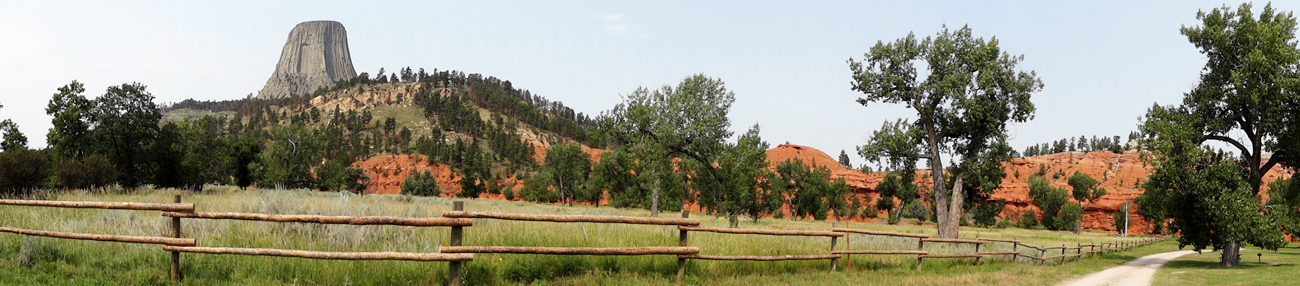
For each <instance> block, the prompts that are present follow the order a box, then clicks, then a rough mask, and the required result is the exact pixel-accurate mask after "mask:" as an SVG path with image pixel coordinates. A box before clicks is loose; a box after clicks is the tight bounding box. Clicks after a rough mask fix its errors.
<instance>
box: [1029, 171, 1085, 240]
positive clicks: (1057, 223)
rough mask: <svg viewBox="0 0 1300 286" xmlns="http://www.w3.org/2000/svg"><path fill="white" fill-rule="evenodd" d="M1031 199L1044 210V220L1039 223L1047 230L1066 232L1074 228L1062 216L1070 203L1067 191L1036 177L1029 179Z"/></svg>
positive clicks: (1071, 223)
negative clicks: (1069, 228)
mask: <svg viewBox="0 0 1300 286" xmlns="http://www.w3.org/2000/svg"><path fill="white" fill-rule="evenodd" d="M1029 198H1030V199H1032V200H1033V203H1034V206H1037V207H1038V209H1039V210H1042V214H1043V218H1042V219H1040V220H1039V221H1040V222H1041V223H1042V224H1043V226H1045V227H1047V229H1050V230H1065V229H1066V228H1067V227H1073V226H1074V223H1073V222H1070V221H1068V219H1069V218H1068V217H1062V215H1061V210H1062V209H1063V208H1065V205H1066V203H1069V201H1070V199H1069V197H1068V196H1067V195H1066V192H1065V189H1063V188H1058V187H1053V186H1052V185H1051V184H1050V183H1048V182H1047V179H1044V178H1043V177H1040V176H1037V175H1035V176H1031V177H1029Z"/></svg>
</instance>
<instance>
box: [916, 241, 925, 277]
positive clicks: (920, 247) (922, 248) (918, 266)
mask: <svg viewBox="0 0 1300 286" xmlns="http://www.w3.org/2000/svg"><path fill="white" fill-rule="evenodd" d="M916 240H918V242H917V243H916V250H917V251H925V238H917V239H916ZM922 256H925V254H917V255H916V271H921V257H922Z"/></svg>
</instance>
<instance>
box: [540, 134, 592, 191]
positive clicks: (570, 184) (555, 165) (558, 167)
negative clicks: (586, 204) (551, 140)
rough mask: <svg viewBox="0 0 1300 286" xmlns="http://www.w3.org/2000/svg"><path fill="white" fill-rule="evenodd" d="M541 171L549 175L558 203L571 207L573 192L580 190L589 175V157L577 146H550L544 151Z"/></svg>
mask: <svg viewBox="0 0 1300 286" xmlns="http://www.w3.org/2000/svg"><path fill="white" fill-rule="evenodd" d="M542 170H543V172H546V173H547V174H549V175H550V176H549V177H550V178H551V180H552V181H551V185H552V186H555V190H556V191H557V192H559V196H560V203H561V204H565V203H567V204H568V205H570V206H571V205H573V199H574V194H575V190H579V189H581V188H582V184H583V183H586V182H587V177H588V176H590V175H591V157H590V156H587V153H585V152H582V147H581V146H578V145H577V144H561V145H552V146H551V147H550V148H547V149H546V159H545V160H544V161H543V163H542Z"/></svg>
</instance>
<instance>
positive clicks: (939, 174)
mask: <svg viewBox="0 0 1300 286" xmlns="http://www.w3.org/2000/svg"><path fill="white" fill-rule="evenodd" d="M923 124H924V125H925V133H926V141H929V142H928V144H929V145H930V154H929V157H930V158H929V161H930V177H931V178H933V179H934V214H935V222H936V224H938V229H939V237H940V238H957V225H956V224H954V223H955V222H956V221H953V220H952V218H951V214H950V211H949V210H948V209H947V208H946V207H945V206H944V205H946V204H948V193H947V189H946V188H944V184H943V158H941V157H940V156H939V135H938V131H936V130H935V129H934V122H931V121H930V120H926V121H925V122H924V123H923Z"/></svg>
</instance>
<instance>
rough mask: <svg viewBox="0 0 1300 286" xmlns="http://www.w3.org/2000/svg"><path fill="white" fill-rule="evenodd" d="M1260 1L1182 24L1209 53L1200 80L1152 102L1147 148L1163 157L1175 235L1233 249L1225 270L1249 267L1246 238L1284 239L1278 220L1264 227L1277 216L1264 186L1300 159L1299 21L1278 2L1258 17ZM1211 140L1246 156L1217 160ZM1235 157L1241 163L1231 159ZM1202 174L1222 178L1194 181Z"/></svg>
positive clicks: (1159, 169) (1266, 244)
mask: <svg viewBox="0 0 1300 286" xmlns="http://www.w3.org/2000/svg"><path fill="white" fill-rule="evenodd" d="M1251 8H1252V5H1251V4H1249V3H1247V4H1242V5H1241V6H1240V7H1239V8H1237V9H1235V10H1234V9H1232V8H1229V7H1227V6H1224V7H1222V8H1217V9H1213V10H1211V11H1210V12H1208V13H1207V12H1205V11H1200V12H1198V13H1197V16H1196V18H1197V20H1200V21H1201V22H1202V25H1201V26H1192V27H1183V28H1182V29H1181V32H1182V34H1183V35H1184V36H1187V39H1188V41H1189V42H1191V43H1192V44H1193V45H1195V46H1196V47H1197V48H1198V49H1200V51H1201V53H1203V54H1205V55H1206V58H1207V60H1206V63H1205V68H1203V69H1202V73H1201V78H1200V83H1199V84H1198V85H1197V86H1196V87H1195V88H1193V89H1192V90H1191V91H1190V92H1187V93H1185V94H1184V96H1183V102H1182V104H1181V105H1177V106H1160V105H1154V106H1152V107H1151V108H1150V109H1149V110H1148V111H1147V115H1146V121H1145V122H1144V123H1143V125H1142V127H1141V131H1142V133H1144V134H1148V136H1150V137H1149V139H1148V140H1147V142H1145V143H1147V144H1146V146H1147V147H1148V148H1150V149H1151V150H1152V151H1153V152H1154V153H1155V154H1158V155H1159V156H1154V157H1153V159H1152V162H1153V165H1155V168H1156V169H1155V170H1154V174H1153V175H1152V177H1153V178H1160V180H1156V179H1153V180H1149V181H1148V182H1147V183H1148V184H1154V185H1153V186H1152V187H1153V188H1155V189H1158V190H1167V191H1170V192H1171V193H1170V200H1168V201H1167V202H1168V204H1169V205H1167V206H1166V207H1165V209H1166V210H1168V211H1169V215H1170V217H1171V218H1173V219H1174V220H1173V221H1174V224H1173V225H1172V226H1171V229H1170V232H1171V233H1175V232H1181V233H1182V236H1180V237H1179V239H1178V241H1179V246H1180V247H1182V246H1187V245H1191V246H1192V247H1193V249H1195V250H1201V249H1205V248H1207V247H1213V248H1215V249H1222V250H1224V252H1223V255H1224V256H1223V258H1222V259H1221V260H1220V264H1221V265H1222V266H1225V267H1233V266H1237V265H1240V263H1241V261H1240V255H1239V251H1238V249H1239V245H1240V243H1242V242H1250V243H1252V244H1254V245H1256V246H1259V247H1261V248H1266V249H1276V248H1277V247H1280V246H1281V245H1280V244H1279V243H1276V242H1275V241H1273V240H1272V239H1273V238H1275V237H1280V235H1281V234H1280V230H1279V229H1280V228H1279V227H1278V226H1276V225H1274V226H1273V227H1263V226H1260V225H1259V224H1261V223H1265V222H1268V221H1270V220H1271V219H1270V218H1267V217H1265V216H1264V215H1263V214H1264V213H1265V212H1261V211H1259V210H1258V208H1259V206H1258V202H1259V201H1260V199H1259V198H1258V196H1259V194H1260V185H1261V182H1262V178H1263V175H1264V174H1265V173H1267V172H1268V171H1269V170H1270V169H1272V168H1273V167H1275V166H1277V165H1278V164H1283V165H1285V166H1290V167H1293V168H1294V167H1297V166H1300V165H1297V164H1296V162H1300V158H1296V156H1295V155H1294V154H1296V152H1298V151H1300V150H1297V148H1300V127H1297V125H1296V124H1295V122H1297V121H1298V120H1300V110H1298V109H1297V107H1296V106H1297V104H1298V103H1300V94H1298V93H1297V90H1300V86H1298V84H1300V65H1296V63H1297V62H1300V50H1298V49H1297V48H1296V40H1295V33H1296V20H1295V17H1294V16H1293V15H1292V14H1291V13H1289V12H1279V11H1275V10H1274V9H1273V7H1272V5H1271V4H1270V5H1268V6H1265V7H1264V9H1263V11H1262V12H1261V13H1260V14H1259V15H1258V17H1256V15H1255V14H1254V13H1253V12H1252V11H1251ZM1207 141H1217V142H1220V143H1222V144H1226V145H1228V146H1231V147H1229V148H1234V149H1236V151H1238V152H1240V153H1239V154H1237V156H1240V157H1239V158H1238V159H1230V158H1224V159H1219V160H1211V161H1207V160H1206V159H1205V157H1210V156H1208V155H1207V154H1209V153H1210V152H1207V151H1206V150H1204V148H1205V147H1206V146H1205V145H1203V144H1205V143H1206V142H1207ZM1268 153H1271V154H1272V155H1271V156H1268V157H1266V155H1265V154H1268ZM1214 157H1217V155H1216V156H1214ZM1265 160H1266V161H1265ZM1232 164H1237V165H1236V166H1235V167H1234V166H1227V165H1232ZM1209 171H1218V172H1227V173H1224V174H1206V173H1205V172H1209ZM1157 174H1162V175H1157ZM1238 179H1240V180H1242V181H1243V184H1242V185H1241V188H1237V187H1236V186H1237V184H1236V181H1237V180H1238ZM1198 181H1199V182H1202V183H1207V184H1215V185H1212V186H1206V185H1190V184H1189V183H1190V182H1198ZM1225 208H1231V209H1230V210H1229V209H1225ZM1277 241H1280V240H1277Z"/></svg>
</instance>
